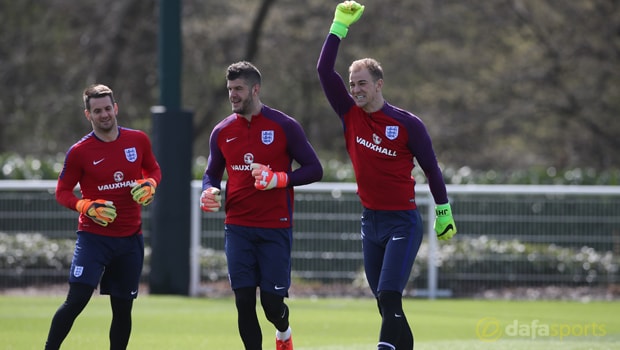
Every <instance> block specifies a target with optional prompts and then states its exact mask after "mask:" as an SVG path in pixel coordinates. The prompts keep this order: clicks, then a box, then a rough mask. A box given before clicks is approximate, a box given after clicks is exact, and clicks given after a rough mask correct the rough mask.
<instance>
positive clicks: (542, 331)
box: [476, 317, 607, 342]
mask: <svg viewBox="0 0 620 350" xmlns="http://www.w3.org/2000/svg"><path fill="white" fill-rule="evenodd" d="M605 335H607V329H606V327H605V325H604V324H600V323H596V322H591V323H574V324H569V323H542V322H540V321H539V320H532V321H520V320H512V321H511V322H504V323H502V322H500V321H499V320H498V319H496V318H495V317H485V318H481V319H480V320H478V323H477V324H476V337H477V338H478V339H480V340H482V341H484V342H494V341H497V340H499V339H502V338H512V339H514V338H526V339H538V338H541V339H542V338H557V339H560V340H563V339H564V338H567V337H603V336H605Z"/></svg>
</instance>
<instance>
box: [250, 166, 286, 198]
mask: <svg viewBox="0 0 620 350" xmlns="http://www.w3.org/2000/svg"><path fill="white" fill-rule="evenodd" d="M250 167H251V168H252V176H254V179H255V182H254V187H256V189H259V190H261V191H264V190H270V189H272V188H284V187H286V186H287V185H288V175H286V173H285V172H284V171H275V172H274V171H272V170H271V169H270V168H269V167H268V166H266V165H263V164H260V163H252V164H250Z"/></svg>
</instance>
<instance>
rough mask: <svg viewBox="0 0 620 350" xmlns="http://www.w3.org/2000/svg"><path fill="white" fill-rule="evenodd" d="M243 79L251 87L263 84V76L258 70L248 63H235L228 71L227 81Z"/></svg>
mask: <svg viewBox="0 0 620 350" xmlns="http://www.w3.org/2000/svg"><path fill="white" fill-rule="evenodd" d="M235 79H243V80H245V81H246V82H247V83H248V85H249V86H254V85H256V84H258V85H260V84H261V74H260V71H259V70H258V68H256V67H255V66H254V65H253V64H252V63H250V62H248V61H240V62H235V63H233V64H231V65H230V66H228V69H226V80H235Z"/></svg>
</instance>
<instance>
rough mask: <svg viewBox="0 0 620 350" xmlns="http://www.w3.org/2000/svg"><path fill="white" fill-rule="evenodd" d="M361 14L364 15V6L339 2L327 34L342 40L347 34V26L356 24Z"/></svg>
mask: <svg viewBox="0 0 620 350" xmlns="http://www.w3.org/2000/svg"><path fill="white" fill-rule="evenodd" d="M362 13H364V5H360V4H358V3H357V2H355V1H344V2H341V3H340V4H338V6H336V12H335V13H334V21H333V22H332V26H331V27H330V28H329V32H330V33H332V34H335V35H337V36H338V37H339V38H340V39H343V38H344V37H345V36H347V33H348V32H349V26H350V25H351V24H353V23H355V22H357V20H358V19H360V17H362Z"/></svg>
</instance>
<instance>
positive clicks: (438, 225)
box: [433, 203, 456, 240]
mask: <svg viewBox="0 0 620 350" xmlns="http://www.w3.org/2000/svg"><path fill="white" fill-rule="evenodd" d="M433 228H434V229H435V233H437V239H440V240H448V239H450V238H452V236H454V235H455V234H456V224H455V223H454V218H453V217H452V209H451V208H450V203H446V204H440V205H436V206H435V224H434V225H433Z"/></svg>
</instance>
